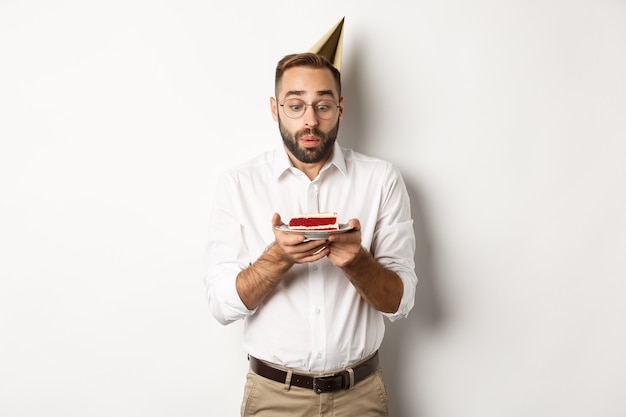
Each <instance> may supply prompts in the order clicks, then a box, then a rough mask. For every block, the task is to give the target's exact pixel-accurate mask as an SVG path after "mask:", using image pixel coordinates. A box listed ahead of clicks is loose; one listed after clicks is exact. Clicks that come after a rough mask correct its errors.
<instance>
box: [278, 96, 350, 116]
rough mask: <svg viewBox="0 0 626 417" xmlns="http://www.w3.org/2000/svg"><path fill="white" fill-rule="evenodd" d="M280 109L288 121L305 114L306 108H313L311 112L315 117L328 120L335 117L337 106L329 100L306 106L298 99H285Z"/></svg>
mask: <svg viewBox="0 0 626 417" xmlns="http://www.w3.org/2000/svg"><path fill="white" fill-rule="evenodd" d="M280 107H282V108H283V111H284V112H285V116H287V117H289V118H290V119H299V118H300V117H302V115H303V114H304V113H306V108H307V107H313V111H314V112H315V115H316V116H317V117H319V118H320V119H324V120H328V119H332V118H333V117H335V116H336V115H337V110H338V109H339V105H337V103H335V102H334V101H331V100H322V101H318V102H317V103H309V104H307V103H305V102H304V101H302V100H300V99H299V98H290V99H287V100H285V101H284V102H283V104H280Z"/></svg>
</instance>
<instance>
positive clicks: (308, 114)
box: [302, 105, 318, 127]
mask: <svg viewBox="0 0 626 417" xmlns="http://www.w3.org/2000/svg"><path fill="white" fill-rule="evenodd" d="M302 117H304V124H305V125H307V126H311V127H315V126H317V124H318V119H317V114H316V113H315V107H314V106H310V105H307V106H306V107H305V108H304V116H302Z"/></svg>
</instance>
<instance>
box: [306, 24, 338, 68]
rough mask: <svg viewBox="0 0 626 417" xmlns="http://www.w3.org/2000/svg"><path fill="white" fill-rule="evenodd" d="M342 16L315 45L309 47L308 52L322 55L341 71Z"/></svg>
mask: <svg viewBox="0 0 626 417" xmlns="http://www.w3.org/2000/svg"><path fill="white" fill-rule="evenodd" d="M344 20H345V17H343V18H342V19H341V20H340V21H339V22H337V24H336V25H335V26H333V27H332V29H330V30H329V31H328V33H326V34H325V35H324V36H323V37H322V38H321V39H320V40H319V41H317V43H316V44H315V45H313V46H312V47H311V49H309V52H313V53H314V54H318V55H323V56H325V57H326V58H328V60H329V61H330V62H332V63H333V66H334V67H335V68H337V69H338V70H340V71H341V52H342V49H343V21H344Z"/></svg>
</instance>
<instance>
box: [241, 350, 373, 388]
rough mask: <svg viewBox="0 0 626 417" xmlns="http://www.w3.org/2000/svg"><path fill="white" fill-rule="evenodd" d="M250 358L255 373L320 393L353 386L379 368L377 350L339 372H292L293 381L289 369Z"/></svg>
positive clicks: (251, 367)
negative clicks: (325, 373)
mask: <svg viewBox="0 0 626 417" xmlns="http://www.w3.org/2000/svg"><path fill="white" fill-rule="evenodd" d="M248 359H249V360H250V369H251V370H252V371H253V372H254V373H255V374H257V375H260V376H262V377H265V378H267V379H271V380H273V381H276V382H280V383H283V384H284V383H290V384H291V385H295V386H296V387H302V388H311V389H312V390H313V391H315V392H316V393H318V394H321V393H322V392H332V391H338V390H341V389H348V388H351V387H353V386H354V385H355V384H356V383H357V382H360V381H362V380H364V379H365V378H367V377H368V376H370V375H371V374H372V373H373V372H374V371H375V370H376V369H377V368H378V351H377V352H376V353H375V354H374V355H373V356H372V357H371V358H369V359H368V360H366V361H365V362H363V363H360V364H358V365H356V366H355V367H354V368H350V367H348V368H346V369H344V370H341V371H339V372H336V373H333V374H329V375H321V376H311V375H302V374H298V373H296V372H292V374H291V381H287V376H288V374H289V372H288V371H285V370H282V369H278V368H274V367H273V366H270V365H268V364H267V363H265V362H263V361H262V360H260V359H257V358H255V357H252V356H248Z"/></svg>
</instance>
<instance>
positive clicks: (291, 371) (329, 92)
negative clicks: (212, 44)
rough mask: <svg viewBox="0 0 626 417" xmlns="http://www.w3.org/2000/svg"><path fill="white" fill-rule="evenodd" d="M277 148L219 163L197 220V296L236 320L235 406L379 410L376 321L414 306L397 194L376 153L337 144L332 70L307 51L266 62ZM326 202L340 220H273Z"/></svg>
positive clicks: (247, 410) (248, 411) (305, 411)
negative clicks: (201, 225) (318, 229)
mask: <svg viewBox="0 0 626 417" xmlns="http://www.w3.org/2000/svg"><path fill="white" fill-rule="evenodd" d="M270 108H271V113H272V117H273V118H274V120H275V121H276V122H277V123H278V127H279V131H280V134H281V136H282V141H283V143H282V146H280V147H279V148H277V149H275V150H273V151H269V152H266V153H264V154H263V155H260V156H259V157H257V158H254V159H252V160H251V161H248V162H247V163H245V164H242V165H241V166H239V167H237V168H236V169H234V170H232V171H231V172H229V173H228V174H227V175H225V176H224V177H223V178H222V180H221V181H220V182H219V184H218V190H217V193H216V197H215V201H214V208H213V211H212V215H211V220H210V227H209V242H208V248H207V273H206V276H205V282H206V288H207V296H208V301H209V306H210V310H211V313H212V314H213V315H214V317H215V318H216V319H217V320H218V321H219V322H220V323H222V324H228V323H231V322H233V321H236V320H244V338H243V345H244V348H245V350H246V352H247V353H248V354H249V361H250V371H249V372H248V377H247V382H246V386H245V390H244V399H243V402H242V405H241V415H242V416H270V417H280V416H288V417H297V416H303V417H304V416H327V415H328V416H330V415H332V416H335V417H339V416H357V417H363V416H387V415H388V407H387V397H386V393H385V387H384V383H383V380H382V371H381V368H380V366H379V364H378V354H377V351H378V348H379V347H380V345H381V343H382V340H383V335H384V330H385V324H384V321H383V318H384V317H387V318H388V319H389V320H390V321H394V320H396V319H398V318H401V317H405V316H406V315H407V314H408V313H409V311H410V310H411V308H412V307H413V302H414V294H415V286H416V283H417V277H416V276H415V272H414V261H413V256H414V251H415V237H414V232H413V221H412V219H411V212H410V205H409V197H408V194H407V191H406V188H405V185H404V182H403V180H402V177H401V176H400V174H399V172H398V171H397V170H396V169H395V168H394V167H393V166H392V165H391V164H389V163H388V162H386V161H383V160H381V159H378V158H374V157H370V156H365V155H363V154H360V153H357V152H354V151H352V150H349V149H345V148H342V147H340V145H339V144H338V143H337V142H336V139H337V134H338V131H339V122H340V120H341V118H342V116H343V111H344V98H343V96H342V95H341V78H340V73H339V70H338V69H337V68H335V67H334V66H333V64H332V63H331V62H330V61H329V60H328V59H326V58H325V57H324V56H322V55H320V54H317V53H303V54H293V55H288V56H286V57H284V58H283V59H282V60H281V61H280V62H279V63H278V65H277V67H276V80H275V97H272V98H270ZM317 211H335V212H337V213H338V214H339V216H340V219H348V220H347V223H348V225H349V226H351V227H352V228H353V229H352V230H350V231H348V232H346V233H337V234H330V235H329V236H328V237H327V238H326V239H325V240H308V239H305V237H304V235H303V234H300V233H297V234H294V233H287V232H285V231H281V230H278V229H277V227H278V226H282V225H284V223H285V222H284V221H283V219H288V218H290V217H291V216H294V215H297V214H301V213H309V212H317Z"/></svg>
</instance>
